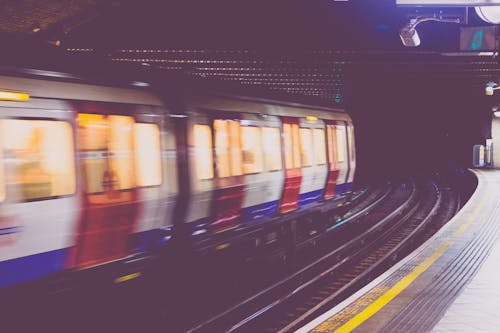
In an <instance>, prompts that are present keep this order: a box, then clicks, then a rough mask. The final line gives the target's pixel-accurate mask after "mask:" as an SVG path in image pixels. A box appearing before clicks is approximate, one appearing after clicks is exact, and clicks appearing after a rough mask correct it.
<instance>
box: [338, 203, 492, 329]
mask: <svg viewBox="0 0 500 333" xmlns="http://www.w3.org/2000/svg"><path fill="white" fill-rule="evenodd" d="M483 204H484V200H481V201H480V204H479V205H478V206H476V208H475V209H474V211H473V212H472V213H471V214H470V215H469V218H468V219H467V220H466V221H465V222H464V223H462V224H461V225H460V227H459V228H458V229H457V230H456V231H455V232H454V233H453V236H454V237H458V236H460V235H461V234H463V233H464V231H465V230H466V229H467V228H468V227H469V226H470V225H471V223H472V222H473V221H474V220H475V219H476V217H477V215H478V214H479V212H480V211H481V209H482V207H483ZM451 244H452V243H451V242H450V241H447V242H445V243H444V244H443V245H441V246H440V247H439V249H437V250H436V251H435V252H434V253H433V254H432V255H431V256H430V257H428V258H427V259H426V260H425V261H424V262H422V263H421V264H420V265H418V266H417V267H416V268H415V269H414V270H413V271H411V272H410V273H409V274H408V275H406V276H405V277H404V278H402V279H401V281H399V282H398V283H396V284H395V285H394V286H393V287H392V288H391V289H389V290H388V291H387V292H385V293H384V294H383V295H382V296H380V297H379V298H377V299H376V300H375V301H374V302H373V303H371V304H370V305H369V306H367V307H366V308H365V309H363V311H361V312H359V313H358V314H357V315H356V316H354V317H353V318H351V319H350V320H349V321H347V322H346V323H345V324H344V325H342V326H340V327H339V328H337V329H336V330H335V331H334V332H335V333H348V332H351V331H352V330H354V329H355V328H356V327H358V326H359V325H361V324H362V323H364V322H365V321H366V320H368V319H369V318H370V317H371V316H373V315H374V314H375V313H377V312H378V311H379V310H380V309H382V308H383V307H384V306H385V305H386V304H387V303H389V302H390V301H391V300H392V299H394V298H395V297H396V296H398V295H399V294H400V293H401V292H402V291H403V290H405V289H406V288H407V287H408V286H409V285H410V284H411V283H412V282H413V281H415V280H416V279H417V278H418V277H419V276H420V274H422V273H423V272H425V271H426V270H427V269H428V268H429V267H430V266H431V265H432V264H433V263H434V262H435V261H436V260H437V259H438V258H439V257H441V255H442V254H443V253H444V252H445V251H446V250H447V249H448V248H449V247H450V246H451Z"/></svg>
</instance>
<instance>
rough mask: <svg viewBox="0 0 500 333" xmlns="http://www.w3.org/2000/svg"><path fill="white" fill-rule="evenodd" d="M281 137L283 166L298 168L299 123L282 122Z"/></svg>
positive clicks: (299, 164)
mask: <svg viewBox="0 0 500 333" xmlns="http://www.w3.org/2000/svg"><path fill="white" fill-rule="evenodd" d="M283 139H284V140H283V142H284V145H285V168H287V169H295V168H300V166H301V163H300V141H299V125H297V124H283Z"/></svg>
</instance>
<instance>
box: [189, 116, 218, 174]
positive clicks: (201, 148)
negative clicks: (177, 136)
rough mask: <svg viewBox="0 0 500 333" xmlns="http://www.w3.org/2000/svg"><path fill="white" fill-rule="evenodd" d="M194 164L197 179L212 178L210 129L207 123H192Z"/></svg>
mask: <svg viewBox="0 0 500 333" xmlns="http://www.w3.org/2000/svg"><path fill="white" fill-rule="evenodd" d="M194 147H195V160H196V162H195V165H196V174H197V175H198V179H212V178H214V168H213V157H212V130H211V129H210V126H208V125H198V124H196V125H194Z"/></svg>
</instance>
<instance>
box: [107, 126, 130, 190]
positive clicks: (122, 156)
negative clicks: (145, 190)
mask: <svg viewBox="0 0 500 333" xmlns="http://www.w3.org/2000/svg"><path fill="white" fill-rule="evenodd" d="M108 121H109V138H108V139H109V143H108V147H109V152H110V155H111V158H110V159H109V165H110V169H111V170H110V172H111V177H112V181H113V182H116V187H115V189H118V190H125V189H130V188H133V187H135V170H134V148H133V135H132V134H133V128H134V119H133V118H132V117H126V116H108Z"/></svg>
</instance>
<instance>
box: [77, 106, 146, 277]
mask: <svg viewBox="0 0 500 333" xmlns="http://www.w3.org/2000/svg"><path fill="white" fill-rule="evenodd" d="M102 109H103V110H102V111H104V112H106V111H107V110H106V109H105V106H103V108H102ZM115 109H118V110H113V111H122V112H120V113H118V112H116V114H95V113H79V114H78V116H77V124H78V142H79V147H78V153H79V157H80V161H81V170H82V172H83V178H84V180H83V182H84V184H83V185H84V186H83V191H84V193H83V207H82V216H81V221H80V229H79V233H78V240H77V244H76V249H75V257H74V258H75V265H76V266H77V267H86V266H91V265H96V264H100V263H103V262H107V261H111V260H115V259H119V258H122V257H125V256H127V255H128V254H129V236H130V234H131V233H132V231H133V230H134V225H135V222H136V218H137V213H138V200H137V199H138V197H137V188H136V174H135V164H134V147H133V142H134V137H133V133H134V131H133V130H134V123H135V121H134V118H133V117H131V116H128V115H120V114H130V113H129V112H126V111H130V110H121V108H118V107H117V108H115ZM113 113H114V112H113Z"/></svg>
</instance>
